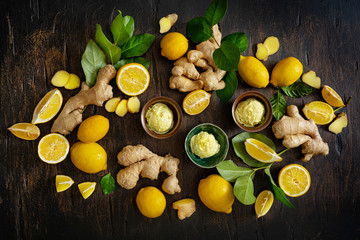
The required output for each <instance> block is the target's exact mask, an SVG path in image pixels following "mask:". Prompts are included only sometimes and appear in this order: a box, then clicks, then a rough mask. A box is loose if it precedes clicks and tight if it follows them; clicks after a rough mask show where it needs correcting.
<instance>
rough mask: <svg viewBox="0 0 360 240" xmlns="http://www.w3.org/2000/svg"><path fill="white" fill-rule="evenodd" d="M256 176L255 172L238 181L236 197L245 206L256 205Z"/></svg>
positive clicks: (235, 189)
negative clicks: (254, 180)
mask: <svg viewBox="0 0 360 240" xmlns="http://www.w3.org/2000/svg"><path fill="white" fill-rule="evenodd" d="M254 175H255V172H253V173H251V174H247V175H243V176H240V177H238V178H237V179H236V182H235V185H234V195H235V197H236V198H237V199H238V200H239V201H240V202H241V203H242V204H244V205H250V204H253V203H255V200H256V197H255V196H254V183H253V181H252V179H253V178H254Z"/></svg>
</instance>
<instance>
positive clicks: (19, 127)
mask: <svg viewBox="0 0 360 240" xmlns="http://www.w3.org/2000/svg"><path fill="white" fill-rule="evenodd" d="M8 130H9V131H10V132H11V133H12V134H14V135H15V136H16V137H18V138H21V139H24V140H35V139H37V138H38V137H39V136H40V129H39V128H38V126H36V125H34V124H32V123H16V124H14V125H12V126H11V127H9V128H8Z"/></svg>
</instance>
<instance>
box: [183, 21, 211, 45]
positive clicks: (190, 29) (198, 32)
mask: <svg viewBox="0 0 360 240" xmlns="http://www.w3.org/2000/svg"><path fill="white" fill-rule="evenodd" d="M186 34H187V35H188V37H189V38H190V40H191V41H192V42H193V43H201V42H203V41H206V40H208V39H210V38H211V37H212V34H213V31H212V29H211V26H210V25H209V23H208V22H207V20H206V19H205V18H203V17H196V18H193V19H191V20H190V21H189V22H188V23H187V25H186Z"/></svg>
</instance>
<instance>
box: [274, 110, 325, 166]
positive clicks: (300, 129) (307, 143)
mask: <svg viewBox="0 0 360 240" xmlns="http://www.w3.org/2000/svg"><path fill="white" fill-rule="evenodd" d="M286 110H287V115H288V116H283V117H282V118H281V119H280V120H279V121H277V122H275V123H274V124H273V126H272V130H273V132H274V135H275V137H276V138H278V139H281V138H284V139H283V142H282V144H283V145H284V147H286V148H296V147H298V146H300V145H302V153H303V154H304V157H303V158H302V159H301V160H302V161H304V162H307V161H309V160H310V159H311V158H312V157H313V156H314V155H318V154H321V155H323V156H325V155H328V154H329V146H328V144H327V143H325V142H324V141H323V140H322V138H321V136H320V133H319V129H318V127H317V126H316V124H315V122H314V121H313V120H312V119H310V120H305V119H304V118H303V117H301V115H300V114H299V110H298V108H297V107H296V106H295V105H290V106H288V107H287V109H286Z"/></svg>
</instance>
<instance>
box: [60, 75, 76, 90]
mask: <svg viewBox="0 0 360 240" xmlns="http://www.w3.org/2000/svg"><path fill="white" fill-rule="evenodd" d="M64 87H65V88H66V89H68V90H73V89H75V88H78V87H80V78H79V77H78V76H77V75H76V74H73V73H70V76H69V81H68V82H67V83H66V84H65V86H64Z"/></svg>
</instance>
